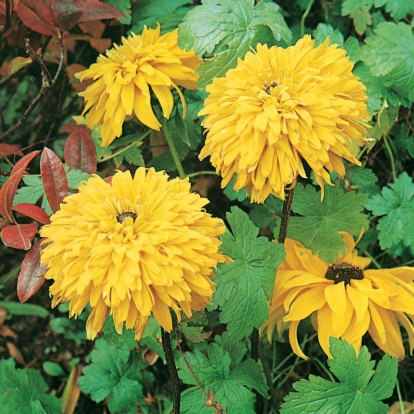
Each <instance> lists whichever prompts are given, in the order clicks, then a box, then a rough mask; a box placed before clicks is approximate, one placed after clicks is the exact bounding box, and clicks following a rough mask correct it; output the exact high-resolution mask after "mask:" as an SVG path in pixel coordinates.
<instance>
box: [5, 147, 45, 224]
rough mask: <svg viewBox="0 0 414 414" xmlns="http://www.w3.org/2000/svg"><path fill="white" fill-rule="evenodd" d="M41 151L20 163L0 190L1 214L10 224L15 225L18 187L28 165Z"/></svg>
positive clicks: (21, 160)
mask: <svg viewBox="0 0 414 414" xmlns="http://www.w3.org/2000/svg"><path fill="white" fill-rule="evenodd" d="M39 152H40V151H33V152H31V153H29V154H27V155H25V156H24V157H23V158H21V159H20V160H19V161H17V163H16V165H15V166H14V167H13V170H12V172H11V174H10V177H9V179H8V180H7V181H6V182H5V183H4V184H3V187H1V189H0V214H1V215H2V216H3V217H4V218H5V219H6V220H7V221H8V222H9V223H13V222H14V218H13V213H12V202H13V198H14V196H15V195H16V191H17V187H18V185H19V182H20V180H21V179H22V176H23V174H24V172H25V170H26V167H27V165H28V164H29V163H30V161H32V159H33V158H34V157H36V155H37V154H39Z"/></svg>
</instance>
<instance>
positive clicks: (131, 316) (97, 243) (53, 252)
mask: <svg viewBox="0 0 414 414" xmlns="http://www.w3.org/2000/svg"><path fill="white" fill-rule="evenodd" d="M189 191H190V183H189V181H188V179H186V180H181V179H179V178H176V179H173V180H170V181H168V176H167V175H165V174H164V173H162V172H156V171H155V170H154V169H153V168H151V169H149V170H147V169H145V168H139V169H138V170H137V171H136V173H135V176H134V177H132V176H131V173H130V172H129V171H127V172H117V173H116V174H115V175H114V176H113V178H112V184H109V183H107V182H106V181H104V180H103V179H102V178H100V177H98V176H96V175H94V176H93V177H92V178H90V179H89V180H88V181H87V182H85V183H83V184H81V185H80V188H79V193H76V194H73V195H70V196H68V197H67V198H66V199H65V201H64V203H62V205H61V209H60V210H59V211H57V212H56V213H55V214H54V215H53V216H52V217H51V224H49V225H46V226H44V227H43V228H42V229H41V236H42V237H44V239H45V240H44V243H43V246H44V248H43V250H42V254H41V262H42V263H44V264H46V265H47V267H48V270H47V273H46V278H47V279H53V280H54V283H53V285H52V286H51V287H50V294H51V295H53V301H52V306H56V305H57V304H59V303H61V302H66V301H69V302H70V303H69V313H70V316H71V317H72V316H77V315H79V314H80V313H81V312H82V311H83V309H84V308H85V306H86V305H87V304H88V303H89V304H90V306H91V308H92V310H91V312H90V314H89V318H88V321H87V324H86V330H87V334H88V338H90V339H93V338H95V337H96V335H97V333H98V332H99V331H100V330H101V329H102V326H103V324H104V322H105V320H106V318H107V316H108V315H109V314H112V316H113V319H114V324H115V328H116V330H117V332H119V333H121V332H122V330H123V326H124V322H125V324H126V328H128V329H130V328H135V334H136V338H137V339H139V338H140V337H141V335H142V332H143V330H144V328H145V325H146V324H147V321H148V318H149V316H150V315H151V314H153V315H154V317H155V318H156V319H157V321H158V322H159V324H160V325H161V326H162V327H163V328H164V329H165V330H167V331H171V329H172V319H171V313H170V308H171V309H173V310H174V311H175V313H176V315H177V318H178V319H179V320H180V311H181V310H183V311H184V313H185V314H186V315H187V316H191V314H192V310H203V309H204V308H205V305H206V304H208V303H209V298H210V297H211V296H212V294H213V292H214V284H213V282H212V281H211V277H212V276H213V275H212V269H213V268H214V267H216V265H217V263H218V262H222V261H223V260H224V256H223V255H222V254H221V253H220V252H219V247H220V244H221V243H220V241H219V239H218V236H219V235H221V234H223V233H224V231H225V227H224V224H223V222H222V220H220V219H217V218H213V217H211V216H210V214H208V213H206V212H205V211H204V209H203V208H204V206H205V205H206V204H207V202H208V200H207V199H205V198H201V197H200V196H199V195H198V194H195V193H190V192H189Z"/></svg>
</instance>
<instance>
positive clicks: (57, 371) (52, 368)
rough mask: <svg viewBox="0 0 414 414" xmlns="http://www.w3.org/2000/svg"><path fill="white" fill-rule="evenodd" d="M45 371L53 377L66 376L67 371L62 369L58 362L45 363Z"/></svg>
mask: <svg viewBox="0 0 414 414" xmlns="http://www.w3.org/2000/svg"><path fill="white" fill-rule="evenodd" d="M43 369H44V371H45V372H46V374H48V375H51V376H52V377H59V376H63V377H64V376H66V373H65V371H63V369H62V367H61V366H60V365H59V364H57V363H56V362H50V361H46V362H44V363H43Z"/></svg>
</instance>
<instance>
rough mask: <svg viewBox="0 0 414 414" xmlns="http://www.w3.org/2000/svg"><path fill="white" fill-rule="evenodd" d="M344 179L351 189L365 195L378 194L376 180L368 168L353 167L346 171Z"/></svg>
mask: <svg viewBox="0 0 414 414" xmlns="http://www.w3.org/2000/svg"><path fill="white" fill-rule="evenodd" d="M346 178H347V179H348V181H349V185H350V186H351V188H352V189H357V190H358V191H360V192H362V193H366V194H377V193H379V187H378V184H377V181H378V178H377V176H376V175H375V173H374V171H372V170H371V169H370V168H361V167H358V166H356V165H354V166H352V167H350V168H349V169H348V170H347V172H346Z"/></svg>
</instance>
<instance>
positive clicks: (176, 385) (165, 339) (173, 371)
mask: <svg viewBox="0 0 414 414" xmlns="http://www.w3.org/2000/svg"><path fill="white" fill-rule="evenodd" d="M161 337H162V347H163V349H164V353H165V359H166V360H167V367H168V372H169V373H170V377H171V379H172V382H173V413H174V414H180V403H181V400H180V397H181V390H180V380H179V379H178V373H177V368H176V366H175V360H174V355H173V351H172V347H171V338H170V334H169V333H168V332H166V331H165V330H164V329H163V328H161Z"/></svg>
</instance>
